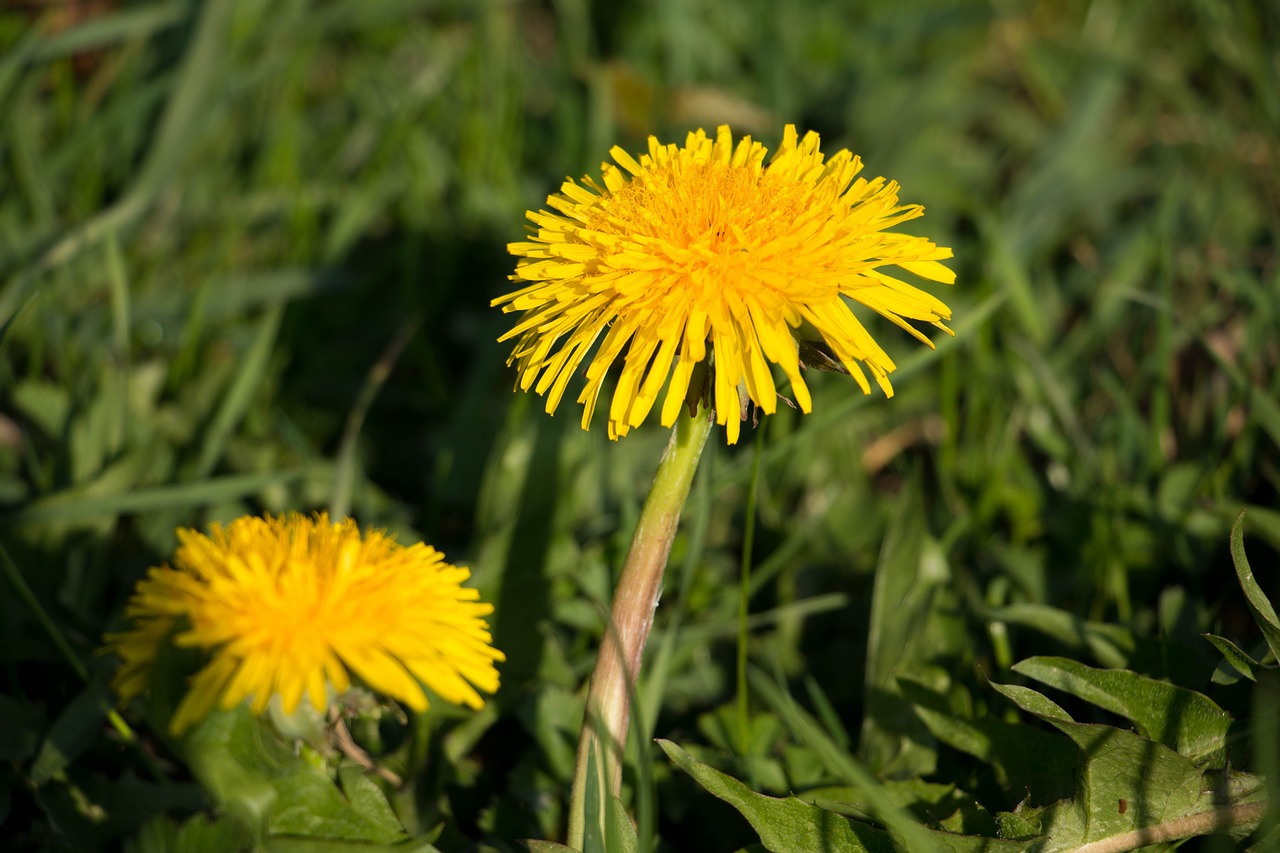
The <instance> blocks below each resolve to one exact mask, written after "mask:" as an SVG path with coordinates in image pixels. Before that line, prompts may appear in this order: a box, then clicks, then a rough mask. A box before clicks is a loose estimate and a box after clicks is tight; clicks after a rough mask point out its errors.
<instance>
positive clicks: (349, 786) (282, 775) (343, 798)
mask: <svg viewBox="0 0 1280 853" xmlns="http://www.w3.org/2000/svg"><path fill="white" fill-rule="evenodd" d="M183 747H184V751H185V752H186V754H187V756H188V759H189V761H190V763H191V766H192V769H193V770H194V771H195V773H196V776H197V777H198V778H199V779H200V781H201V783H202V784H203V785H204V787H205V788H206V790H208V791H209V792H210V794H211V795H212V796H213V798H214V799H215V801H217V802H218V804H219V805H220V807H221V808H222V809H223V810H224V811H225V812H227V813H229V814H232V815H234V816H235V817H236V818H237V820H239V821H240V822H241V823H242V824H243V825H245V826H246V827H247V828H248V829H250V831H253V832H255V833H258V834H259V836H261V837H263V838H264V840H265V839H271V841H270V843H271V845H273V849H274V845H275V844H276V841H277V840H282V839H278V838H277V836H292V837H294V838H295V839H299V840H301V841H305V842H307V843H311V844H318V843H319V842H320V841H322V840H324V841H350V842H371V843H374V844H393V843H396V842H402V841H405V840H406V838H407V833H406V832H405V830H404V827H403V826H402V825H401V824H400V821H399V820H398V819H396V817H395V814H394V812H393V811H392V810H391V807H390V805H389V804H388V803H387V801H386V798H385V797H384V796H383V795H382V792H381V790H380V789H378V787H377V786H376V785H375V784H374V783H373V782H372V781H370V780H368V779H365V778H361V774H360V771H358V770H355V769H354V768H353V769H351V770H349V771H345V772H343V773H341V774H340V780H341V782H342V788H341V789H339V787H338V786H337V785H335V784H334V782H333V781H332V780H331V779H330V778H329V776H328V775H327V774H326V773H325V772H324V770H323V769H321V768H319V767H317V766H315V765H314V764H312V763H311V762H310V761H308V760H307V759H306V758H305V757H304V756H301V755H295V754H294V751H293V749H292V747H291V745H289V744H287V743H284V742H283V741H281V740H280V739H279V738H278V737H276V736H275V735H274V734H273V733H272V732H271V730H270V728H269V727H268V726H267V725H266V724H264V723H262V722H261V721H259V720H258V719H257V718H255V717H254V716H253V715H252V714H251V713H250V712H249V711H248V709H247V708H245V707H243V706H241V707H239V708H236V709H234V710H231V711H215V712H214V713H212V714H210V715H209V716H208V717H206V718H205V719H204V720H203V721H202V722H201V723H199V724H197V725H196V726H195V727H194V728H193V729H192V730H191V732H190V733H189V734H188V735H187V736H186V737H185V738H184V739H183Z"/></svg>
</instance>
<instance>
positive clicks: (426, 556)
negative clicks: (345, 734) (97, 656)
mask: <svg viewBox="0 0 1280 853" xmlns="http://www.w3.org/2000/svg"><path fill="white" fill-rule="evenodd" d="M178 539H179V542H180V545H179V547H178V549H177V552H176V553H175V554H174V558H173V562H172V565H171V566H169V565H166V566H160V567H157V568H153V569H151V570H150V572H148V574H147V577H146V578H144V579H143V580H142V581H140V582H139V584H138V586H137V589H136V591H135V592H134V596H133V598H132V599H131V601H130V603H129V606H128V608H127V610H126V611H125V616H126V618H127V619H128V620H130V622H131V623H132V627H130V628H129V629H128V630H126V631H123V632H121V633H118V634H111V635H108V636H107V638H106V639H107V644H108V645H107V649H108V650H109V651H111V652H114V653H115V654H116V655H117V656H118V657H119V658H120V659H121V661H122V662H123V665H122V666H121V668H120V669H119V671H118V672H117V674H116V677H115V681H114V686H115V689H116V691H117V693H118V694H119V695H120V697H121V699H122V700H123V701H128V700H129V699H132V698H133V697H135V696H137V695H139V694H141V693H143V692H144V691H145V690H146V689H147V688H148V686H149V684H150V678H151V673H152V669H153V665H154V663H155V660H156V655H157V653H158V651H159V649H160V646H161V644H162V643H164V642H166V641H167V638H169V636H170V634H173V638H172V641H173V642H174V643H176V645H178V646H179V647H189V648H198V649H201V650H203V651H204V652H205V655H206V663H205V665H204V667H203V668H202V669H201V670H200V671H199V672H198V673H196V675H195V676H194V678H193V679H192V681H191V685H190V689H189V690H188V692H187V693H186V694H185V696H184V698H183V700H182V702H181V703H180V704H179V706H178V708H177V710H176V712H175V713H174V716H173V718H172V720H171V721H170V729H171V730H172V731H173V732H174V733H175V734H180V733H181V732H182V731H184V730H185V729H187V728H188V727H190V726H191V725H192V724H193V723H196V722H198V721H199V720H200V719H202V718H203V717H204V716H206V715H207V714H208V713H209V712H210V711H211V710H213V708H214V707H215V706H216V707H221V708H224V709H229V708H232V707H234V706H236V705H238V704H239V703H240V702H242V701H245V700H248V702H249V703H250V707H251V709H252V710H253V711H254V712H255V713H259V714H260V713H262V712H263V711H265V710H266V709H267V707H268V705H269V704H270V702H271V701H272V699H273V698H277V697H278V699H279V702H280V704H281V709H282V710H283V711H284V713H285V714H292V713H293V712H294V711H295V710H297V707H298V705H299V703H300V702H301V700H302V698H303V697H304V696H305V697H306V698H307V700H308V701H309V702H310V703H311V705H312V706H313V707H314V708H315V709H317V710H318V711H324V710H325V709H326V708H327V707H328V705H329V703H330V700H331V698H332V697H333V696H335V695H340V694H342V693H344V692H345V691H346V690H347V689H348V688H349V687H350V686H351V683H352V680H353V677H354V678H355V679H358V680H359V681H360V682H362V683H363V684H364V685H365V686H366V687H368V688H369V689H370V690H372V691H373V692H375V693H378V694H381V695H383V696H387V697H390V698H393V699H396V700H399V701H400V702H402V703H403V704H405V705H406V706H408V707H409V708H411V709H413V710H415V711H423V710H425V709H426V707H427V696H426V693H425V692H424V691H423V687H424V686H425V687H427V688H429V689H430V690H432V691H434V692H435V693H436V694H437V695H438V696H440V697H441V698H442V699H444V700H446V701H448V702H453V703H457V704H463V705H468V706H470V707H472V708H479V707H481V706H482V705H483V704H484V700H483V699H482V698H481V696H480V692H479V691H484V692H486V693H493V692H494V691H496V690H497V688H498V671H497V668H496V667H495V663H496V662H498V661H501V660H503V659H504V658H503V655H502V653H501V652H499V651H498V650H497V649H495V648H493V646H492V645H491V640H492V638H491V636H490V633H489V628H488V625H487V624H486V622H485V621H484V618H483V617H485V616H487V615H488V614H489V613H491V612H492V610H493V607H492V606H491V605H489V604H484V603H481V602H480V601H479V593H478V592H476V591H475V590H474V589H468V588H466V587H464V586H462V583H463V582H464V581H466V580H467V578H468V577H470V573H469V572H468V571H467V570H466V569H465V568H459V567H456V566H452V565H450V564H448V563H446V562H444V557H443V555H442V554H440V552H438V551H436V550H435V549H434V548H432V547H430V546H429V545H425V544H421V543H420V544H416V545H412V546H408V547H405V546H402V545H399V544H397V543H396V542H395V541H394V540H392V539H391V538H390V537H388V536H386V535H385V534H383V533H381V532H378V531H371V532H368V533H365V534H363V535H362V534H361V532H360V530H359V529H358V528H357V526H356V524H355V522H354V521H351V520H350V519H348V520H345V521H342V522H330V521H329V519H328V517H327V516H326V515H325V514H323V513H321V514H319V515H316V516H314V517H306V516H301V515H291V516H288V517H280V518H270V517H268V518H256V517H244V518H240V519H237V520H235V521H233V522H232V523H231V524H229V525H227V526H226V527H221V526H219V525H213V526H212V528H211V530H210V532H209V534H208V535H205V534H203V533H199V532H197V531H195V530H179V531H178ZM179 625H181V627H178V626H179ZM175 629H176V630H175Z"/></svg>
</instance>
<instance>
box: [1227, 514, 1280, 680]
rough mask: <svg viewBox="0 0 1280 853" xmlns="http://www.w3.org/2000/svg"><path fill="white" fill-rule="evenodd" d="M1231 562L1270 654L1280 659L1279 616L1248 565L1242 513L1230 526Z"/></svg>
mask: <svg viewBox="0 0 1280 853" xmlns="http://www.w3.org/2000/svg"><path fill="white" fill-rule="evenodd" d="M1231 562H1233V563H1234V564H1235V567H1236V577H1238V578H1239V579H1240V587H1241V588H1242V589H1243V590H1244V597H1245V599H1246V600H1247V601H1248V602H1249V611H1250V612H1251V613H1252V614H1253V619H1254V621H1255V622H1257V623H1258V627H1259V628H1260V629H1262V636H1263V638H1265V639H1266V641H1267V646H1268V647H1269V648H1270V649H1271V654H1272V655H1274V656H1275V657H1276V658H1277V659H1280V618H1278V617H1277V616H1276V611H1275V608H1274V607H1272V606H1271V601H1270V600H1269V599H1268V598H1267V595H1266V593H1264V592H1263V591H1262V587H1260V586H1258V581H1257V580H1256V579H1254V577H1253V569H1251V568H1250V567H1249V558H1248V557H1246V556H1245V553H1244V513H1241V514H1240V515H1239V516H1238V517H1237V518H1236V523H1235V524H1234V525H1233V526H1232V527H1231Z"/></svg>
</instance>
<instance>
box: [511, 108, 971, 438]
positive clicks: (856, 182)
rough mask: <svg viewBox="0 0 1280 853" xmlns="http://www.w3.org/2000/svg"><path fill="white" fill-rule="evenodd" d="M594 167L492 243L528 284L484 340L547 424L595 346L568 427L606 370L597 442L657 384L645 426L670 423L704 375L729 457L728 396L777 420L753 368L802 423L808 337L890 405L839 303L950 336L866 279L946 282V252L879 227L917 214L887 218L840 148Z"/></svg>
mask: <svg viewBox="0 0 1280 853" xmlns="http://www.w3.org/2000/svg"><path fill="white" fill-rule="evenodd" d="M610 153H611V154H612V156H613V159H614V160H616V161H617V163H618V166H621V168H618V166H614V165H612V164H609V163H604V164H602V165H601V171H602V180H603V185H601V184H598V183H596V182H595V181H594V180H592V179H591V178H589V177H587V178H583V180H582V184H578V183H577V182H575V181H572V180H570V181H567V182H566V183H565V184H564V185H563V186H562V187H561V192H560V193H559V194H557V195H553V196H551V197H550V198H548V199H547V204H548V205H549V206H550V207H552V208H554V209H555V211H557V212H555V213H553V212H550V211H546V210H542V211H539V212H537V213H535V212H533V211H529V214H528V216H529V219H530V220H532V222H533V223H534V225H536V226H537V227H536V229H530V230H531V236H530V239H529V240H528V241H527V242H520V243H512V244H511V245H510V246H509V247H508V248H509V249H510V251H511V252H512V254H514V255H517V256H519V257H520V261H519V263H518V265H517V267H516V272H515V275H513V276H511V278H512V280H513V281H523V282H529V284H528V286H526V287H524V288H522V289H520V290H517V291H515V292H514V293H509V294H507V295H505V296H502V297H499V298H498V299H495V300H494V301H493V304H494V305H501V306H502V308H503V310H504V311H508V312H510V311H518V312H522V314H521V316H520V318H519V320H518V322H517V323H516V325H515V327H514V328H512V329H511V330H510V331H509V332H507V333H506V334H505V335H503V336H502V337H501V338H500V339H499V340H501V341H506V340H510V339H513V338H515V339H517V343H516V346H515V350H514V351H513V352H512V354H511V359H510V360H511V361H512V362H514V363H515V364H516V367H517V371H518V373H519V379H518V384H519V387H520V388H521V390H525V391H527V390H529V389H530V388H534V390H536V391H537V392H538V393H539V394H543V395H546V398H547V405H546V408H547V411H548V412H554V411H555V409H556V407H557V406H558V405H559V403H560V398H561V396H562V395H563V394H564V390H565V386H566V385H567V384H568V381H569V378H570V377H571V376H572V374H573V373H574V371H575V370H576V369H577V368H578V365H579V364H581V363H582V361H583V360H584V359H585V358H586V357H587V355H588V353H589V352H590V351H591V349H592V346H593V345H594V344H595V343H596V341H597V339H598V338H600V336H601V333H604V340H603V341H601V342H600V345H599V348H598V349H597V350H596V351H595V355H594V357H593V358H592V359H591V361H590V363H589V364H588V366H587V369H586V379H587V383H586V387H585V388H584V389H583V391H582V393H581V394H580V395H579V397H578V402H580V403H582V404H583V408H584V411H583V415H582V426H583V428H584V429H585V428H587V426H588V425H589V423H590V421H591V415H592V412H593V411H594V409H595V405H596V400H597V398H598V397H599V394H600V390H601V386H602V384H603V382H604V379H605V374H606V372H607V371H608V370H609V367H610V366H611V365H612V364H614V362H615V361H617V360H618V359H619V358H622V371H621V375H620V376H619V377H618V381H617V386H616V387H615V389H614V392H613V399H612V402H611V404H610V406H609V437H610V438H616V437H618V436H621V435H625V434H626V433H627V431H628V430H630V429H631V428H632V427H636V426H639V425H640V424H641V423H642V422H643V421H644V419H645V418H646V417H647V416H648V414H649V412H650V410H651V409H652V408H653V405H654V403H655V401H656V400H657V397H658V393H659V392H660V391H661V390H662V387H663V385H664V384H665V385H667V392H666V396H665V398H664V401H663V405H662V409H661V414H660V420H661V422H662V423H663V424H664V425H666V426H670V425H671V424H673V423H674V422H675V418H676V415H677V414H678V413H679V410H680V406H681V404H682V403H684V402H685V399H686V395H689V396H690V397H691V398H693V399H696V397H697V396H700V391H699V389H697V388H696V387H695V388H693V389H692V390H691V383H692V382H695V374H696V372H695V368H696V367H698V366H699V365H702V364H704V363H709V366H710V368H711V371H712V374H713V376H714V379H713V380H712V383H711V384H712V387H711V389H710V390H711V394H710V399H711V402H712V403H713V405H714V408H715V410H716V419H717V421H718V422H719V423H721V424H724V425H725V427H726V431H727V438H728V441H729V443H731V444H732V443H734V442H736V441H737V439H738V432H739V428H740V424H741V419H742V416H741V414H740V413H741V412H742V409H743V405H742V402H741V401H742V400H743V397H742V396H741V395H745V398H749V399H750V400H751V401H752V402H754V403H755V405H756V406H758V407H759V408H760V409H761V410H763V411H764V412H765V413H772V412H773V411H774V410H775V408H776V404H777V396H778V392H777V388H776V386H775V384H774V378H773V374H772V370H771V368H770V367H769V363H773V364H776V365H778V366H779V367H780V368H781V369H782V372H783V373H784V374H785V375H786V377H787V379H788V381H789V383H790V386H791V393H792V395H793V396H794V397H795V400H796V403H797V404H798V405H799V406H800V408H801V409H802V410H803V411H805V412H808V411H810V409H811V407H812V401H811V398H810V395H809V389H808V387H807V386H806V385H805V382H804V379H803V377H802V376H801V374H800V367H801V366H802V364H803V358H802V356H803V355H804V354H805V353H810V352H820V351H821V350H820V349H818V348H815V347H814V346H813V345H812V344H814V343H818V342H817V341H816V340H815V341H808V340H805V338H806V337H811V336H815V335H816V336H817V337H820V338H821V340H822V341H823V342H825V349H827V350H828V351H829V352H830V353H831V358H830V362H829V363H830V365H832V366H837V365H838V369H842V370H843V371H847V372H848V373H850V374H852V375H853V377H854V379H855V380H857V382H858V384H859V385H860V386H861V387H862V390H863V392H864V393H870V390H871V388H870V385H869V383H868V382H867V378H866V375H865V374H864V372H863V370H862V367H861V365H865V367H866V369H867V370H869V371H870V372H871V374H872V375H873V376H874V377H875V378H876V381H877V383H878V384H879V385H880V387H881V388H882V389H884V392H885V393H886V394H888V395H891V394H892V393H893V389H892V387H891V386H890V384H889V380H888V374H889V373H890V372H891V371H892V370H893V369H894V363H893V361H892V359H890V358H889V356H888V355H887V354H886V353H885V351H884V350H882V349H881V348H880V346H879V345H878V344H877V343H876V342H875V340H873V339H872V337H871V335H870V334H868V332H867V330H866V329H865V328H864V327H863V325H862V323H861V322H859V320H858V319H857V317H855V316H854V314H853V312H852V311H851V310H850V306H849V300H852V301H854V302H859V303H861V304H863V305H865V306H867V307H868V308H870V309H871V310H873V311H875V312H877V313H879V314H882V315H883V316H885V317H887V318H888V319H889V320H891V321H892V322H894V323H896V324H897V325H899V326H901V327H902V328H903V329H906V330H907V331H908V332H910V333H911V334H912V335H914V336H915V337H917V338H919V339H920V340H921V341H923V342H924V343H925V344H928V345H930V346H932V344H930V342H929V340H928V338H926V337H925V336H924V335H923V334H921V333H920V332H919V331H918V330H917V329H916V328H915V327H914V326H912V325H911V324H910V323H909V322H908V320H920V321H924V322H927V323H932V324H933V325H935V326H937V327H938V328H940V329H942V330H944V331H947V332H949V331H950V330H949V329H947V327H946V326H945V325H943V321H944V320H947V319H950V317H951V311H950V309H949V308H947V306H946V305H944V304H943V303H942V302H940V301H938V300H937V299H935V298H934V297H932V296H930V295H928V294H927V293H924V292H923V291H921V290H918V289H917V288H915V287H913V286H911V285H909V284H906V283H904V282H903V281H901V280H899V279H898V278H896V277H894V276H893V275H890V274H888V273H886V272H884V271H883V269H882V268H884V267H893V266H896V267H899V268H900V269H902V270H906V271H907V272H910V273H913V274H915V275H917V276H920V277H922V278H926V279H930V280H932V281H938V282H945V283H948V284H949V283H951V282H953V281H954V280H955V275H954V273H952V272H951V270H949V269H947V268H946V267H944V266H943V265H942V264H940V263H938V261H939V260H941V259H944V258H949V257H951V250H950V249H946V248H940V247H938V246H936V245H934V244H933V243H931V242H930V241H928V240H926V239H924V238H921V237H911V236H907V235H904V234H897V233H892V232H889V231H888V229H889V228H892V227H893V226H895V225H897V224H899V223H901V222H903V221H905V220H908V219H914V218H915V217H917V216H920V215H921V214H922V213H923V212H924V210H923V208H921V207H920V206H918V205H907V206H902V205H899V204H898V185H897V183H895V182H893V181H886V180H885V179H884V178H876V179H875V180H871V181H868V180H866V179H865V178H859V177H857V175H858V173H859V172H860V171H861V169H862V161H861V160H860V159H859V158H857V157H855V156H853V155H852V154H850V153H849V152H848V151H838V152H837V153H836V154H835V155H833V156H832V157H831V158H830V159H824V157H823V155H822V153H821V152H820V151H819V150H818V135H817V134H816V133H808V134H806V135H805V136H804V138H803V139H798V138H797V135H796V130H795V127H794V126H792V125H788V126H787V127H786V130H785V132H784V134H783V139H782V145H781V146H779V148H778V150H777V151H775V152H774V155H773V157H772V158H770V160H769V162H768V164H767V165H766V164H765V162H764V158H765V154H766V150H765V148H764V146H762V145H761V144H760V143H758V142H753V141H752V140H751V138H750V137H744V138H743V139H741V140H740V141H739V142H738V144H737V145H736V146H735V145H734V144H733V141H732V138H731V136H730V133H729V128H728V127H720V128H719V129H718V131H717V133H716V138H715V140H714V141H713V140H711V139H710V138H709V137H708V136H707V135H706V134H705V133H704V132H703V131H701V130H699V131H698V132H697V133H690V134H689V135H688V137H687V139H686V140H685V144H684V147H683V148H679V147H677V146H675V145H674V144H670V145H661V144H659V143H658V140H657V139H656V138H655V137H652V136H651V137H649V153H648V154H645V155H641V157H640V159H639V160H638V161H637V160H636V159H634V158H633V157H632V156H631V155H630V154H628V153H627V152H626V151H624V150H622V149H621V148H619V147H614V148H613V150H612V151H611V152H610ZM624 170H625V173H624ZM627 173H629V174H627ZM818 346H819V347H821V344H820V343H819V344H818ZM624 353H625V354H624ZM673 366H674V368H673ZM740 387H741V391H740V390H739V389H740Z"/></svg>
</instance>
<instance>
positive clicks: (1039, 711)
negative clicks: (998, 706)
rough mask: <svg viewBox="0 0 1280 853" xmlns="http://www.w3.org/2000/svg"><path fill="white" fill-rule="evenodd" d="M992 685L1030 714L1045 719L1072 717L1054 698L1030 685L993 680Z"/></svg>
mask: <svg viewBox="0 0 1280 853" xmlns="http://www.w3.org/2000/svg"><path fill="white" fill-rule="evenodd" d="M991 686H992V687H993V688H995V690H996V692H997V693H1000V694H1001V695H1003V696H1004V697H1005V698H1006V699H1008V700H1009V701H1011V702H1013V704H1015V705H1017V706H1018V707H1019V708H1021V709H1022V710H1024V711H1026V712H1027V713H1028V714H1034V715H1036V716H1037V717H1041V718H1043V719H1049V718H1053V719H1055V720H1070V719H1071V716H1070V715H1069V714H1068V713H1067V712H1066V711H1064V710H1062V709H1061V708H1059V707H1058V706H1057V704H1056V703H1054V702H1053V700H1051V699H1050V698H1049V697H1047V696H1045V695H1044V694H1042V693H1037V692H1036V691H1034V690H1032V689H1031V688H1030V687H1023V686H1021V685H1019V684H996V683H994V682H992V684H991Z"/></svg>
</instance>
